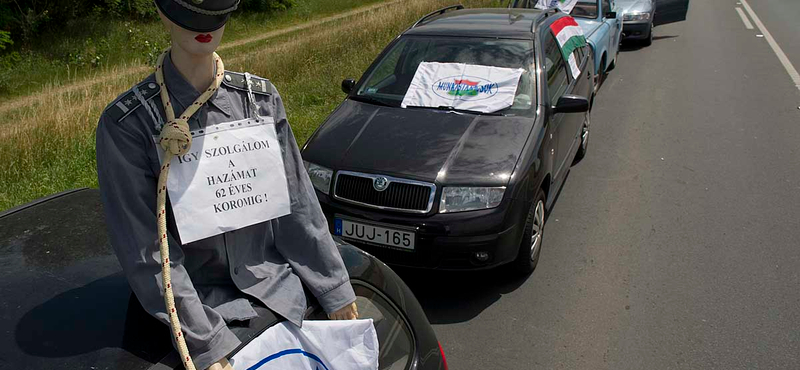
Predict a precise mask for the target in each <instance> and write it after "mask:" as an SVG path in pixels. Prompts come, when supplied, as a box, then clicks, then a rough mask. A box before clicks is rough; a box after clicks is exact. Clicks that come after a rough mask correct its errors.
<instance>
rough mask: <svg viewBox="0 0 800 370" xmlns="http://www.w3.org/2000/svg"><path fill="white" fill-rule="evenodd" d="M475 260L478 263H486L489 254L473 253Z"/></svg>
mask: <svg viewBox="0 0 800 370" xmlns="http://www.w3.org/2000/svg"><path fill="white" fill-rule="evenodd" d="M475 259H476V260H478V262H486V261H488V260H489V252H475Z"/></svg>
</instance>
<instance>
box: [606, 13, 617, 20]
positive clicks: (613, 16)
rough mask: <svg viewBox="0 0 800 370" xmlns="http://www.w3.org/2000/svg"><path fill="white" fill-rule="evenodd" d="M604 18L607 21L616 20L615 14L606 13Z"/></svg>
mask: <svg viewBox="0 0 800 370" xmlns="http://www.w3.org/2000/svg"><path fill="white" fill-rule="evenodd" d="M606 18H608V19H616V18H617V12H608V13H606Z"/></svg>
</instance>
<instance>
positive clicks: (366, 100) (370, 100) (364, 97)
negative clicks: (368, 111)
mask: <svg viewBox="0 0 800 370" xmlns="http://www.w3.org/2000/svg"><path fill="white" fill-rule="evenodd" d="M350 98H351V99H353V100H355V101H360V102H362V103H369V104H375V105H380V106H384V107H393V108H397V107H398V105H394V104H389V103H387V102H385V101H383V100H380V99H377V98H373V97H371V96H369V95H352V96H350Z"/></svg>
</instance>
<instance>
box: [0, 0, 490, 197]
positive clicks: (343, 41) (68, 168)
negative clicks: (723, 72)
mask: <svg viewBox="0 0 800 370" xmlns="http://www.w3.org/2000/svg"><path fill="white" fill-rule="evenodd" d="M453 2H454V0H406V1H403V2H402V3H401V5H395V6H392V7H391V8H388V9H379V10H375V11H371V12H368V13H364V14H360V15H357V16H353V17H350V18H347V19H346V20H343V21H341V22H335V24H323V25H319V26H315V27H312V28H309V29H306V30H303V31H299V32H296V33H292V34H291V35H286V36H282V37H279V38H277V39H271V40H267V41H264V42H259V43H255V44H257V46H256V47H254V45H251V44H248V45H246V47H245V48H242V49H250V53H249V54H245V53H246V50H239V49H236V50H228V51H226V52H224V53H222V54H221V56H222V58H223V60H225V65H226V69H230V70H238V71H249V72H251V73H254V74H257V75H260V76H263V77H266V78H269V79H270V80H271V81H272V82H273V83H274V84H275V85H276V86H277V88H278V90H279V92H280V93H281V96H282V97H283V100H284V103H285V105H286V109H287V112H288V115H289V122H290V124H291V125H292V129H293V131H294V133H295V137H296V138H297V141H298V144H302V143H304V142H305V141H306V140H307V139H308V137H309V136H310V135H311V133H312V132H313V131H314V130H315V129H316V128H317V127H318V126H319V124H321V123H322V122H323V121H324V119H325V118H326V117H327V115H328V114H330V112H331V111H332V110H333V109H334V108H335V107H336V105H337V104H339V103H340V102H341V101H342V99H343V98H344V94H343V93H342V92H341V90H340V87H339V86H340V83H341V81H342V79H344V78H347V77H353V78H358V77H360V76H361V74H362V73H363V71H364V70H365V69H366V68H367V67H368V66H369V64H370V63H371V62H372V60H373V59H374V58H375V57H376V56H377V54H378V53H379V52H380V51H381V50H382V49H383V48H384V47H385V46H386V45H387V44H388V43H389V42H390V41H391V40H392V39H393V38H394V37H396V36H397V35H398V34H400V33H401V32H402V31H403V30H405V28H406V27H408V26H409V25H410V24H411V23H413V22H414V21H415V20H416V19H418V17H419V16H420V15H422V14H424V13H425V12H428V11H431V10H435V9H437V8H440V7H442V6H445V5H450V4H452V3H453ZM463 3H464V4H465V5H467V6H472V7H478V6H483V7H488V6H502V4H501V1H499V0H466V1H463ZM250 32H251V35H253V34H257V33H258V32H257V31H250ZM226 36H227V35H226ZM140 78H141V76H137V75H127V76H125V77H122V78H120V79H118V80H115V81H114V82H113V83H106V84H101V86H98V87H96V88H87V89H84V90H81V91H77V92H70V93H67V94H61V95H58V97H57V98H55V99H52V100H48V101H46V102H40V103H36V104H33V105H31V106H27V107H24V108H23V109H17V110H13V111H11V112H8V113H6V114H4V115H3V117H0V158H3V160H2V161H0V174H2V175H0V210H2V209H7V208H10V207H13V206H15V205H19V204H23V203H26V202H28V201H30V200H33V199H36V198H39V197H42V196H46V195H49V194H52V193H55V192H58V191H63V190H67V189H72V188H77V187H97V174H96V171H95V165H96V164H95V150H94V128H95V126H96V123H97V119H98V117H99V116H100V113H101V112H102V109H103V107H105V105H106V104H108V103H109V102H110V101H111V100H112V99H113V98H114V97H115V96H116V95H117V94H119V93H121V92H123V91H125V90H126V89H127V88H128V87H129V86H131V85H132V84H134V83H135V82H136V81H137V80H138V79H140ZM9 127H13V128H14V130H9V129H8V128H9ZM4 128H5V129H4ZM26 128H27V129H26Z"/></svg>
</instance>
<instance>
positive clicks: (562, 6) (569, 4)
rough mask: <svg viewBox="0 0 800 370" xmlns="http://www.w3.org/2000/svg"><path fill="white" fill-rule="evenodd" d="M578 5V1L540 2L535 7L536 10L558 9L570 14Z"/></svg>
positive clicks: (543, 0) (545, 0) (539, 0)
mask: <svg viewBox="0 0 800 370" xmlns="http://www.w3.org/2000/svg"><path fill="white" fill-rule="evenodd" d="M577 3H578V0H538V1H537V2H536V5H534V7H535V8H536V9H549V8H558V10H560V11H562V12H564V13H567V14H569V12H571V11H572V8H574V7H575V4H577Z"/></svg>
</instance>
